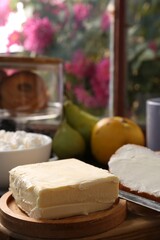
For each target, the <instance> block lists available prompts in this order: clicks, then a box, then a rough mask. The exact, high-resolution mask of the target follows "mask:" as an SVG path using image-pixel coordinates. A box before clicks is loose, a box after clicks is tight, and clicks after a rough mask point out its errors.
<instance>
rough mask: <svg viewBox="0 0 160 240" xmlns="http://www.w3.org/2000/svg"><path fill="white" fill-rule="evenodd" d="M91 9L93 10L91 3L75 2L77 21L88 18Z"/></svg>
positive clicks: (74, 9)
mask: <svg viewBox="0 0 160 240" xmlns="http://www.w3.org/2000/svg"><path fill="white" fill-rule="evenodd" d="M90 11H91V5H90V4H84V3H75V4H74V6H73V13H74V17H75V20H76V21H77V22H82V21H83V20H85V19H86V18H88V16H89V14H90Z"/></svg>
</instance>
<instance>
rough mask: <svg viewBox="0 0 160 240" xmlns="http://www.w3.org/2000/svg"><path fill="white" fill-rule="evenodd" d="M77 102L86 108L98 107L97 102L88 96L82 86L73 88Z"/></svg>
mask: <svg viewBox="0 0 160 240" xmlns="http://www.w3.org/2000/svg"><path fill="white" fill-rule="evenodd" d="M74 93H75V95H76V98H77V101H78V102H79V103H80V104H83V105H84V106H85V107H88V108H95V107H97V106H98V103H97V100H96V98H95V97H94V96H92V95H90V94H89V92H88V91H87V90H86V89H84V87H82V86H78V87H75V88H74Z"/></svg>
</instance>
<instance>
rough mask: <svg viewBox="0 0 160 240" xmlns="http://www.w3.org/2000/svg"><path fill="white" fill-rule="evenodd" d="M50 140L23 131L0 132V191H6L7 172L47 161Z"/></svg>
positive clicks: (50, 147)
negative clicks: (25, 165)
mask: <svg viewBox="0 0 160 240" xmlns="http://www.w3.org/2000/svg"><path fill="white" fill-rule="evenodd" d="M51 149H52V139H51V138H50V137H48V136H46V135H43V134H37V133H27V132H25V131H16V132H7V131H4V130H1V131H0V166H1V167H0V190H1V191H2V192H3V191H6V190H8V185H9V171H10V170H11V169H12V168H14V167H16V166H19V165H24V164H31V163H40V162H45V161H48V160H49V158H50V155H51Z"/></svg>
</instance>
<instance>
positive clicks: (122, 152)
mask: <svg viewBox="0 0 160 240" xmlns="http://www.w3.org/2000/svg"><path fill="white" fill-rule="evenodd" d="M108 166H109V170H110V172H111V173H113V174H114V175H116V176H117V177H118V178H119V181H120V189H121V190H125V191H129V192H132V193H134V194H138V195H140V196H142V197H146V198H148V199H151V200H155V201H157V202H160V155H159V153H156V152H154V151H152V150H150V149H149V148H147V147H143V146H138V145H134V144H127V145H124V146H122V147H121V148H119V149H118V150H117V151H116V153H115V154H114V155H112V157H111V158H110V160H109V162H108Z"/></svg>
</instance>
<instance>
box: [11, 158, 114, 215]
mask: <svg viewBox="0 0 160 240" xmlns="http://www.w3.org/2000/svg"><path fill="white" fill-rule="evenodd" d="M118 188H119V180H118V178H117V177H116V176H114V175H113V174H111V173H109V172H108V171H107V170H105V169H101V168H98V167H95V166H92V165H90V164H87V163H84V162H82V161H80V160H77V159H74V158H72V159H65V160H58V161H50V162H43V163H36V164H28V165H23V166H18V167H15V168H13V169H12V170H11V171H10V173H9V189H10V191H11V192H12V194H13V197H14V199H15V202H16V204H17V205H18V206H19V208H21V209H22V210H23V211H24V212H25V213H26V214H27V215H28V216H30V217H32V218H36V219H60V218H65V217H71V216H75V215H76V216H77V215H88V214H89V213H92V212H96V211H100V210H104V209H108V208H110V207H112V205H113V204H114V202H115V201H116V199H117V198H118Z"/></svg>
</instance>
